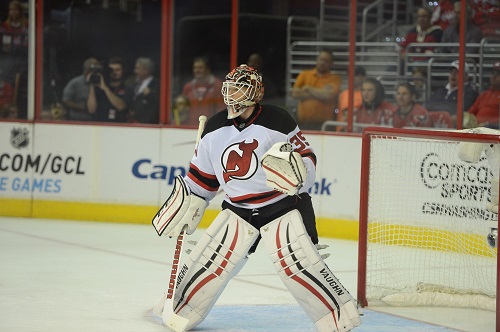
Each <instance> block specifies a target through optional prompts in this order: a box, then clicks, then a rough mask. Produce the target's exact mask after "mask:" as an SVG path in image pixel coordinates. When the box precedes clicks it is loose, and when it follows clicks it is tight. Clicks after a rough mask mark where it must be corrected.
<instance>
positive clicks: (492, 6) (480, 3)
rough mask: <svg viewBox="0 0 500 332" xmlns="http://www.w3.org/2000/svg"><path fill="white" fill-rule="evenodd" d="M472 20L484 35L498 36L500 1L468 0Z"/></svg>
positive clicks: (499, 35) (499, 29)
mask: <svg viewBox="0 0 500 332" xmlns="http://www.w3.org/2000/svg"><path fill="white" fill-rule="evenodd" d="M469 5H470V7H471V8H472V20H473V22H474V24H475V25H477V26H478V27H479V29H481V32H482V34H483V36H485V37H500V3H499V1H498V0H469Z"/></svg>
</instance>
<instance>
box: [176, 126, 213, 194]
mask: <svg viewBox="0 0 500 332" xmlns="http://www.w3.org/2000/svg"><path fill="white" fill-rule="evenodd" d="M209 156H210V149H209V142H208V138H207V137H206V136H205V137H204V138H202V139H201V140H200V142H199V144H198V147H197V149H196V151H195V154H194V156H193V158H192V159H191V163H190V164H189V171H188V174H187V175H186V176H185V177H184V181H185V182H186V183H187V184H188V186H189V189H190V191H191V193H193V194H195V195H197V196H200V197H203V198H204V199H205V200H206V201H207V202H209V201H211V200H212V199H213V198H214V197H215V195H216V194H217V191H218V190H219V187H220V184H219V181H218V180H217V177H216V176H215V171H214V169H213V166H212V163H211V161H210V158H209Z"/></svg>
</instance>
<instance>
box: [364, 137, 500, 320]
mask: <svg viewBox="0 0 500 332" xmlns="http://www.w3.org/2000/svg"><path fill="white" fill-rule="evenodd" d="M426 133H427V134H426ZM443 134H444V133H443V132H441V134H440V135H443ZM415 135H416V136H415V137H411V136H406V135H403V136H400V135H398V134H397V133H390V132H389V133H385V134H375V135H371V136H370V143H369V149H370V151H369V158H366V159H364V160H365V161H364V162H365V164H366V165H363V169H364V171H363V172H365V173H364V174H365V182H364V183H363V182H362V186H364V188H362V189H361V190H362V192H363V191H365V193H366V194H367V196H366V200H367V202H366V203H367V204H366V206H365V207H363V206H362V207H361V209H365V215H366V220H365V221H362V220H361V221H360V241H364V243H365V246H364V245H360V261H361V262H362V263H363V264H362V265H363V267H362V268H361V269H360V273H362V274H363V278H362V280H363V279H364V282H363V283H361V285H359V286H358V287H361V288H362V289H361V294H362V296H363V297H365V300H366V301H367V302H368V303H370V304H371V305H374V304H386V305H387V304H389V305H404V306H411V305H425V306H456V307H474V308H480V309H487V310H495V303H496V293H497V291H496V278H497V250H496V249H495V248H491V247H490V246H489V245H488V243H487V241H486V237H487V235H488V233H489V232H490V228H492V227H497V225H498V222H497V214H495V213H492V212H490V211H488V210H487V209H486V204H487V203H488V202H489V201H491V180H492V177H493V174H492V172H491V169H490V165H489V162H488V159H487V158H486V157H485V151H483V152H482V155H481V158H480V160H479V161H478V162H477V163H468V162H464V161H462V160H461V159H460V158H459V157H458V149H459V145H460V141H461V139H460V137H448V138H446V137H443V136H440V137H436V133H433V132H426V131H415ZM463 135H466V134H463ZM405 136H406V137H405ZM469 136H470V135H469ZM475 136H481V135H475ZM464 137H465V136H464ZM438 138H439V139H438ZM462 139H463V138H462ZM478 142H479V143H483V142H481V141H478ZM486 146H487V145H486ZM363 148H364V149H365V148H366V147H365V146H364V147H363ZM497 167H498V165H497ZM496 173H497V174H498V172H496ZM362 219H363V218H362ZM362 232H365V233H364V234H362Z"/></svg>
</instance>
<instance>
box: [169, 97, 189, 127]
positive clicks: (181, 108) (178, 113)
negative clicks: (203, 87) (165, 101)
mask: <svg viewBox="0 0 500 332" xmlns="http://www.w3.org/2000/svg"><path fill="white" fill-rule="evenodd" d="M189 106H190V105H189V99H188V98H186V96H183V95H179V96H177V98H175V102H174V107H172V115H173V116H174V123H175V124H176V125H181V124H182V123H184V122H186V120H187V117H188V116H189Z"/></svg>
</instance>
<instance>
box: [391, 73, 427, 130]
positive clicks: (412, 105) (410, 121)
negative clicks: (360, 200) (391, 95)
mask: <svg viewBox="0 0 500 332" xmlns="http://www.w3.org/2000/svg"><path fill="white" fill-rule="evenodd" d="M416 97H417V91H416V89H415V86H414V85H413V84H410V83H408V82H404V83H400V84H398V86H397V87H396V102H397V109H396V111H395V112H394V113H393V115H392V125H393V126H394V128H402V127H432V119H431V117H430V115H429V112H428V111H427V110H426V109H425V108H424V107H423V106H422V105H420V104H418V103H416V102H415V99H416Z"/></svg>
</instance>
